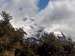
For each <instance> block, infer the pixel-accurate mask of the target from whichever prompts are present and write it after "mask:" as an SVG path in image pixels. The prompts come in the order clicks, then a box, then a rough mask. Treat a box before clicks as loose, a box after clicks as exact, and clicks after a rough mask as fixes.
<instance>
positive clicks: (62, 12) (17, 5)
mask: <svg viewBox="0 0 75 56" xmlns="http://www.w3.org/2000/svg"><path fill="white" fill-rule="evenodd" d="M2 10H5V11H7V12H8V13H9V14H10V15H12V16H13V18H14V19H13V20H12V21H11V23H12V24H13V25H14V27H21V26H23V27H24V28H25V29H26V30H27V31H30V32H31V31H33V30H32V29H31V28H30V26H33V25H34V24H37V25H38V26H44V27H45V28H46V30H48V31H62V32H64V33H68V34H69V35H71V36H72V38H73V39H75V38H74V37H75V0H0V11H2ZM25 17H27V18H28V19H27V20H26V18H25ZM23 19H24V20H26V21H23ZM30 19H31V20H30ZM32 19H33V20H34V21H33V20H32ZM26 25H27V26H26ZM35 29H37V27H35Z"/></svg>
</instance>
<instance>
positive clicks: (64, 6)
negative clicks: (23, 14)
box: [36, 0, 75, 39]
mask: <svg viewBox="0 0 75 56" xmlns="http://www.w3.org/2000/svg"><path fill="white" fill-rule="evenodd" d="M38 17H39V18H41V19H39V21H40V22H39V25H44V26H45V27H47V28H48V29H52V30H58V31H62V32H65V33H69V34H71V35H72V37H73V39H75V38H74V37H75V35H74V33H75V30H74V29H75V26H74V24H75V1H74V0H55V1H50V2H49V4H48V6H47V7H46V8H45V9H44V10H42V11H41V12H40V13H39V16H38ZM36 22H37V23H38V21H36ZM53 25H54V26H53ZM51 26H53V27H51ZM57 26H58V27H57ZM48 31H49V30H48Z"/></svg>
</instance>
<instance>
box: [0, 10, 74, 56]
mask: <svg viewBox="0 0 75 56" xmlns="http://www.w3.org/2000/svg"><path fill="white" fill-rule="evenodd" d="M1 16H2V18H3V20H0V56H75V42H74V41H73V40H72V39H71V37H69V38H67V37H66V36H65V35H64V34H63V33H62V36H55V35H54V32H51V33H50V34H46V33H44V34H43V35H42V36H41V37H40V38H39V39H36V38H33V37H31V38H27V39H23V37H24V35H27V33H26V32H25V31H24V30H23V29H22V28H19V29H15V28H14V27H13V26H12V25H11V23H10V20H11V19H13V18H12V16H10V15H9V14H8V13H6V12H5V11H2V13H1ZM23 40H24V41H23Z"/></svg>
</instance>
